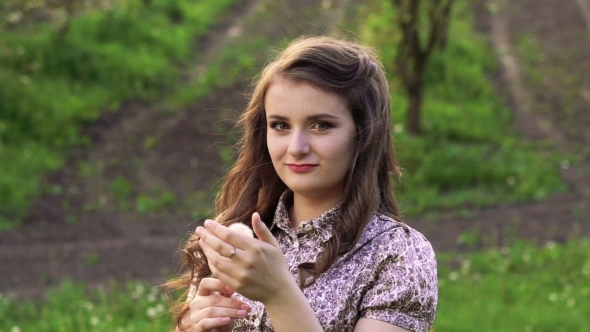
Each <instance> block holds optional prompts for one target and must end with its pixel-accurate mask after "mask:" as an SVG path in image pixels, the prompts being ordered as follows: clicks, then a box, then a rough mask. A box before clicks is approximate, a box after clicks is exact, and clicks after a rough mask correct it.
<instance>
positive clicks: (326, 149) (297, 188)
mask: <svg viewBox="0 0 590 332" xmlns="http://www.w3.org/2000/svg"><path fill="white" fill-rule="evenodd" d="M264 108H265V110H266V121H267V123H268V128H267V135H266V142H267V146H268V151H269V153H270V157H271V159H272V163H273V165H274V168H275V170H276V172H277V173H278V175H279V177H280V178H281V180H283V182H284V183H285V184H286V185H287V187H289V189H291V190H292V191H293V192H294V193H295V194H296V195H304V196H308V197H317V198H318V199H322V200H325V199H332V200H335V199H337V200H340V199H342V194H343V191H344V179H345V177H346V175H347V172H348V170H349V168H350V166H351V163H352V159H353V157H354V153H355V143H354V142H355V139H354V137H355V134H356V125H355V123H354V120H353V118H352V114H351V111H350V110H349V109H348V106H347V103H346V100H345V99H344V98H342V97H341V96H339V95H337V94H334V93H329V92H325V91H322V90H320V89H318V88H316V87H314V86H312V85H310V84H309V83H306V82H296V81H293V80H289V79H285V78H277V79H275V80H274V81H273V82H272V83H271V84H270V87H269V88H268V91H267V93H266V97H265V100H264Z"/></svg>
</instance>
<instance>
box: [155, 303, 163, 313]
mask: <svg viewBox="0 0 590 332" xmlns="http://www.w3.org/2000/svg"><path fill="white" fill-rule="evenodd" d="M156 312H157V313H162V312H164V305H163V304H162V303H158V305H156Z"/></svg>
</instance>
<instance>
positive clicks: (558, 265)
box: [0, 239, 590, 332]
mask: <svg viewBox="0 0 590 332" xmlns="http://www.w3.org/2000/svg"><path fill="white" fill-rule="evenodd" d="M588 252H590V240H588V239H582V240H572V241H571V242H569V243H567V244H565V245H557V244H555V243H548V244H547V245H545V246H544V247H542V248H538V247H535V246H533V245H531V244H529V243H524V242H522V243H518V244H515V245H514V246H512V247H508V248H501V249H494V250H489V251H486V252H480V253H471V254H462V255H444V254H439V255H438V259H439V283H440V294H439V304H438V311H437V317H436V321H435V325H434V329H435V331H436V332H446V331H449V332H450V331H481V332H487V331H489V332H492V331H494V332H496V331H507V332H508V331H509V332H512V331H514V332H516V331H523V332H533V331H546V332H549V331H551V332H559V331H564V332H566V331H567V332H571V331H576V332H585V331H590V326H589V325H588V317H590V258H589V257H588ZM166 310H167V305H166V302H165V300H164V298H163V296H162V294H160V292H159V290H158V288H156V287H151V286H149V285H146V284H144V283H138V282H128V283H126V284H125V285H120V284H119V285H118V284H106V285H105V286H104V287H103V288H102V289H101V290H98V291H86V290H85V289H84V287H83V285H80V284H78V285H73V284H71V283H64V284H63V285H62V287H61V288H59V289H56V290H54V291H51V292H49V293H48V294H47V299H46V300H45V301H42V302H31V301H15V300H12V299H11V298H9V297H7V296H2V297H1V298H0V332H16V331H22V332H27V331H44V332H54V331H55V332H66V331H67V332H70V331H80V332H83V331H115V332H119V331H120V332H123V331H138V332H139V331H142V332H149V331H154V332H156V331H158V332H162V331H166V329H167V328H168V327H169V326H170V325H169V324H170V321H169V318H168V316H167V314H166Z"/></svg>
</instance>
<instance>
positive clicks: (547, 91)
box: [409, 0, 590, 251]
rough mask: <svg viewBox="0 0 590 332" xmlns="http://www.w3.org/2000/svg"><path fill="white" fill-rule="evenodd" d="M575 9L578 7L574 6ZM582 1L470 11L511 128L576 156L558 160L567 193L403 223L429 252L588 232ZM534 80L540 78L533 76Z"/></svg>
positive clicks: (588, 100)
mask: <svg viewBox="0 0 590 332" xmlns="http://www.w3.org/2000/svg"><path fill="white" fill-rule="evenodd" d="M581 5H582V6H581ZM589 5H590V1H588V0H562V1H554V0H488V1H487V2H485V3H481V4H480V5H479V6H477V10H476V12H477V22H478V25H479V28H480V29H481V30H482V31H483V32H484V33H486V34H487V35H488V36H489V39H490V43H491V44H492V46H493V47H494V48H495V49H496V52H497V54H498V57H499V60H500V64H501V74H502V75H501V76H500V77H498V78H497V82H496V86H497V87H498V91H499V92H500V93H501V94H505V95H507V96H508V97H509V98H508V99H509V100H510V102H509V104H510V106H511V108H512V109H513V110H514V118H515V121H514V122H515V126H516V128H517V129H518V130H519V131H520V132H521V133H522V134H523V135H524V136H526V137H527V138H529V139H532V140H546V141H549V142H552V143H553V144H554V145H555V149H554V150H557V151H559V152H562V153H567V154H569V155H573V156H575V157H578V158H580V161H578V162H577V163H571V162H570V161H564V162H563V163H562V170H561V172H562V175H563V178H564V179H565V180H566V181H567V183H568V184H569V185H570V188H571V191H570V192H569V193H567V194H560V195H555V196H553V197H550V198H547V199H543V200H541V201H537V202H531V203H523V204H500V205H497V206H492V207H489V208H486V209H483V210H461V211H453V212H446V213H442V214H441V215H438V216H434V217H430V218H426V217H422V218H419V219H416V220H410V221H409V223H410V224H413V225H415V226H416V227H417V228H418V229H420V230H422V231H423V232H424V233H425V235H426V236H427V237H428V238H430V239H432V241H433V244H434V246H435V249H436V250H439V251H457V250H473V249H481V248H483V247H490V246H492V247H501V246H505V245H507V244H509V243H511V242H513V241H514V240H515V239H521V238H524V239H529V240H532V241H536V242H538V243H544V242H547V241H556V242H564V241H566V240H568V239H570V238H572V237H577V236H588V235H590V153H589V152H590V151H589V150H586V151H583V148H584V147H588V146H590V131H588V130H586V129H585V128H590V43H588V40H589V39H590V21H587V18H588V17H589V14H588V11H587V8H588V6H589ZM539 77H540V79H539Z"/></svg>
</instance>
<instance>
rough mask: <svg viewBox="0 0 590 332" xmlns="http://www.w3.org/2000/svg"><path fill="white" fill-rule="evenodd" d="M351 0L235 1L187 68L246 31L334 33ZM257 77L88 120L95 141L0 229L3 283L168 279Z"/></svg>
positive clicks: (273, 39) (259, 59) (270, 39)
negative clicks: (156, 201)
mask: <svg viewBox="0 0 590 332" xmlns="http://www.w3.org/2000/svg"><path fill="white" fill-rule="evenodd" d="M349 2H350V1H348V0H341V1H323V2H318V1H313V0H304V1H302V0H280V1H270V0H250V1H241V2H240V1H238V4H237V5H235V6H234V7H233V8H232V9H231V10H230V12H229V13H228V15H227V17H225V18H223V19H222V20H221V22H219V24H217V25H216V26H215V27H213V29H212V31H211V33H210V34H209V35H208V36H207V37H206V38H204V39H203V40H200V41H198V42H197V45H196V49H197V52H198V54H199V55H198V59H197V60H198V62H196V63H195V66H194V67H190V68H187V70H186V74H185V75H184V77H183V78H182V79H183V80H185V81H187V82H190V81H191V80H194V79H198V78H197V77H196V76H197V75H199V73H201V72H202V71H203V68H206V67H207V65H208V63H210V62H211V61H214V60H215V58H216V56H219V54H220V53H221V52H222V51H223V50H227V49H230V50H231V49H232V47H238V46H237V45H238V42H239V43H240V44H239V45H242V46H243V45H244V41H246V42H248V40H249V39H254V37H256V38H261V37H262V38H264V39H265V41H266V43H265V44H266V45H269V46H273V45H279V44H280V43H283V42H284V41H285V40H289V39H292V38H295V37H297V36H300V35H303V34H308V35H312V34H325V33H328V32H330V31H331V29H332V28H333V27H334V26H335V25H336V22H337V20H338V19H339V18H340V17H341V15H342V13H344V9H345V8H347V6H348V5H349ZM254 42H255V41H253V43H254ZM240 47H241V46H240ZM268 52H269V49H268V48H265V47H262V48H260V49H259V50H257V51H256V52H254V53H255V54H249V55H251V56H252V58H253V60H254V62H255V67H256V68H261V67H262V66H263V64H264V62H265V61H266V58H267V56H268ZM250 78H251V77H250V74H248V75H242V76H240V75H239V74H238V75H237V76H236V77H235V78H234V82H235V83H234V84H233V85H230V86H225V87H219V88H214V89H213V90H212V91H211V92H210V93H209V94H207V96H206V97H204V98H201V99H200V100H197V101H196V102H195V103H194V104H192V105H190V106H188V107H186V108H184V109H182V110H181V111H173V110H170V109H167V108H166V106H165V104H164V103H156V104H152V105H146V104H144V103H142V102H140V101H128V102H126V103H124V105H122V106H121V108H120V110H119V111H118V112H117V113H105V114H104V116H103V117H102V118H101V119H100V120H99V121H97V122H96V123H95V124H93V125H92V126H89V127H88V128H87V131H88V133H89V134H90V136H91V137H92V139H93V142H92V144H91V147H90V148H87V149H84V150H80V151H77V152H75V153H74V156H73V157H72V158H71V160H70V162H69V163H68V165H66V166H65V167H64V168H63V169H62V170H60V171H59V172H56V173H55V174H52V175H51V176H50V177H49V179H48V181H47V182H48V188H47V193H45V194H44V195H43V196H42V197H41V199H39V200H38V202H37V203H35V206H34V212H33V214H32V216H31V217H30V218H29V219H28V220H26V222H25V223H24V225H23V226H21V227H19V228H18V229H16V230H14V231H10V232H5V233H0V266H2V273H0V293H6V292H8V293H12V294H15V295H17V296H23V297H29V296H36V295H39V294H42V292H43V290H44V289H46V287H48V286H54V285H57V284H59V283H60V282H61V281H62V280H64V279H73V280H76V281H84V282H87V283H89V284H91V285H92V284H98V283H101V282H105V281H106V280H108V279H115V280H125V279H135V280H146V281H147V282H149V283H151V284H158V283H161V282H162V281H163V280H164V279H165V278H166V275H167V273H168V272H169V271H172V270H173V269H174V268H175V265H174V263H173V258H174V259H177V258H178V257H177V256H175V252H176V250H177V249H178V247H179V243H180V242H181V241H182V240H183V238H184V235H185V234H187V233H188V232H190V231H192V230H194V228H195V222H194V221H193V220H195V218H196V217H197V216H196V215H195V212H198V213H200V214H202V213H205V212H207V211H208V210H209V207H210V206H211V200H212V197H210V194H209V193H210V192H211V188H213V187H214V186H215V185H216V183H217V181H218V179H219V178H220V176H221V174H222V169H223V164H224V161H223V160H222V158H221V157H220V153H219V151H218V149H217V147H218V146H219V144H225V145H227V141H230V138H228V137H224V136H221V135H219V134H216V133H218V132H224V131H227V129H228V128H229V126H231V125H232V121H231V120H232V119H233V118H234V114H235V112H238V111H241V109H242V108H243V107H244V106H245V102H246V98H245V96H244V94H243V93H244V92H247V90H248V85H249V82H250V81H249V79H250ZM148 142H151V143H150V144H148ZM144 193H148V194H153V195H155V196H156V197H157V195H158V194H161V193H172V194H173V197H176V198H175V200H173V202H172V203H173V204H172V205H171V206H169V207H167V208H163V209H162V210H161V211H160V212H157V213H146V214H142V213H140V212H137V209H136V207H135V205H134V202H135V198H137V196H138V195H140V194H144Z"/></svg>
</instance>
